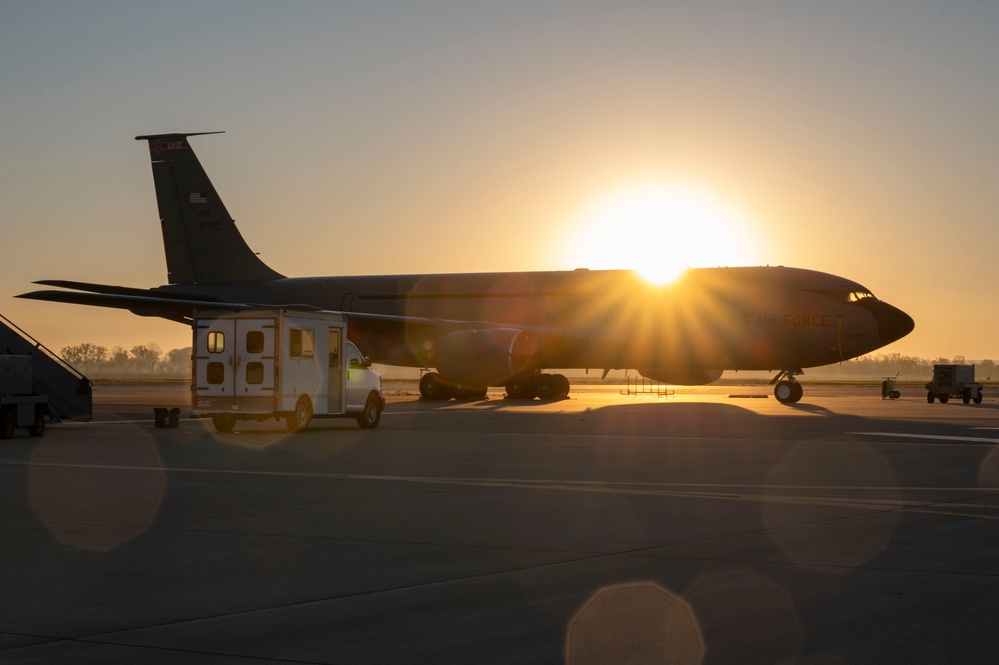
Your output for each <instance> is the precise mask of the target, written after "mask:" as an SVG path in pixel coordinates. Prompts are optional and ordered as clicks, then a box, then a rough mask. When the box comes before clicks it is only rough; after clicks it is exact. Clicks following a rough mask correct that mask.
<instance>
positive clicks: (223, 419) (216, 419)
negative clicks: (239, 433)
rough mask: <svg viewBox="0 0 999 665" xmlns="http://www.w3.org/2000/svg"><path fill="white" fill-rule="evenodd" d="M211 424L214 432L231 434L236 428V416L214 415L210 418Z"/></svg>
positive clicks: (227, 414)
mask: <svg viewBox="0 0 999 665" xmlns="http://www.w3.org/2000/svg"><path fill="white" fill-rule="evenodd" d="M212 424H213V425H215V431H216V432H222V433H223V434H225V433H226V432H231V431H232V428H233V427H235V426H236V416H234V415H232V414H229V413H216V414H215V415H214V416H212Z"/></svg>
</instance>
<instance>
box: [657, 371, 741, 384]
mask: <svg viewBox="0 0 999 665" xmlns="http://www.w3.org/2000/svg"><path fill="white" fill-rule="evenodd" d="M722 372H724V370H721V369H640V370H638V373H639V374H641V375H642V376H644V377H645V378H647V379H652V380H653V381H661V382H662V383H672V384H674V385H677V386H703V385H704V384H706V383H713V382H715V381H717V380H718V379H720V378H721V375H722Z"/></svg>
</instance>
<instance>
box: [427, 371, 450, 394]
mask: <svg viewBox="0 0 999 665" xmlns="http://www.w3.org/2000/svg"><path fill="white" fill-rule="evenodd" d="M452 396H453V391H452V390H451V388H450V386H448V385H447V384H446V383H445V382H444V380H443V379H442V378H441V375H440V374H438V373H437V372H427V373H426V374H424V375H423V377H422V378H421V379H420V397H422V398H423V399H426V400H446V399H451V397H452Z"/></svg>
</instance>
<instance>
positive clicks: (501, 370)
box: [437, 328, 538, 386]
mask: <svg viewBox="0 0 999 665" xmlns="http://www.w3.org/2000/svg"><path fill="white" fill-rule="evenodd" d="M537 364H538V342H537V340H536V339H535V338H534V336H533V335H531V334H529V333H526V332H524V331H523V330H517V329H516V328H486V329H482V330H458V331H456V332H451V333H447V334H446V335H443V336H441V337H440V338H439V339H438V340H437V371H438V372H440V374H441V376H443V377H445V378H446V379H447V380H448V381H451V382H454V383H459V384H464V385H469V386H503V385H506V384H508V383H510V382H511V381H514V380H519V381H526V380H528V379H530V378H531V376H533V374H534V371H535V370H536V369H537Z"/></svg>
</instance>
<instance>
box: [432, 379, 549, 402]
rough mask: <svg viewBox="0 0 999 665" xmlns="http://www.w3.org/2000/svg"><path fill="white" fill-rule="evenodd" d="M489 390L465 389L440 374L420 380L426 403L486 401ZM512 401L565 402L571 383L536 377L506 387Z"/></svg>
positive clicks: (478, 388)
mask: <svg viewBox="0 0 999 665" xmlns="http://www.w3.org/2000/svg"><path fill="white" fill-rule="evenodd" d="M486 390H487V388H486V387H485V386H465V385H462V384H457V383H452V382H450V381H448V380H447V379H445V378H444V377H442V376H441V375H440V374H438V373H437V372H427V373H426V374H424V375H423V377H422V378H421V379H420V397H422V398H423V399H425V400H438V401H445V400H449V399H451V398H452V397H453V398H455V399H458V400H478V399H485V397H486ZM506 395H507V397H509V398H510V399H534V398H535V397H537V398H539V399H543V400H558V399H565V398H566V397H568V396H569V379H567V378H565V376H563V375H562V374H536V375H534V376H532V377H531V378H530V379H528V380H527V381H512V382H510V383H508V384H506Z"/></svg>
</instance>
